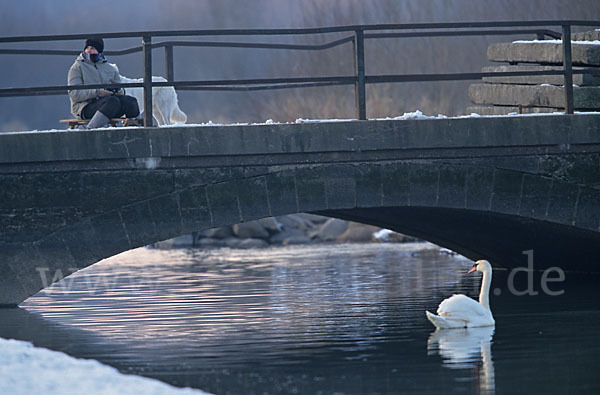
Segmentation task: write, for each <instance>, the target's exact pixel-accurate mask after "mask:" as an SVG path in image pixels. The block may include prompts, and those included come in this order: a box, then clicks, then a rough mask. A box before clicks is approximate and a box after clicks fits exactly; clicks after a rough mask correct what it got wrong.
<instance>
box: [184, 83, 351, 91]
mask: <svg viewBox="0 0 600 395" xmlns="http://www.w3.org/2000/svg"><path fill="white" fill-rule="evenodd" d="M353 84H354V82H346V81H336V82H307V83H294V84H275V85H259V86H189V87H188V86H181V87H178V88H177V90H183V91H261V90H277V89H294V88H314V87H325V86H341V85H353Z"/></svg>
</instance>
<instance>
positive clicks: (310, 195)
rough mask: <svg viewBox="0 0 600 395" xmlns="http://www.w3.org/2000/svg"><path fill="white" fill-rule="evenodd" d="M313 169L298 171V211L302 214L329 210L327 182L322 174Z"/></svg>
mask: <svg viewBox="0 0 600 395" xmlns="http://www.w3.org/2000/svg"><path fill="white" fill-rule="evenodd" d="M318 173H319V172H315V171H313V170H311V169H301V170H297V171H296V183H297V186H298V210H299V211H300V212H311V211H318V210H324V209H326V208H327V198H326V195H325V182H324V180H323V179H322V178H321V177H320V176H321V174H318Z"/></svg>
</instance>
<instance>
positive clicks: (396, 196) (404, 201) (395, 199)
mask: <svg viewBox="0 0 600 395" xmlns="http://www.w3.org/2000/svg"><path fill="white" fill-rule="evenodd" d="M381 190H382V197H381V205H382V206H384V207H385V206H390V207H394V206H407V205H408V203H409V186H408V165H406V164H404V163H396V164H390V165H385V166H382V167H381Z"/></svg>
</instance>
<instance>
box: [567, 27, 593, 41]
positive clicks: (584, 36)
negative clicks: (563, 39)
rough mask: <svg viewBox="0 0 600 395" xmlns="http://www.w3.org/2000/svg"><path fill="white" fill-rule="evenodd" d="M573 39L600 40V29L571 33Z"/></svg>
mask: <svg viewBox="0 0 600 395" xmlns="http://www.w3.org/2000/svg"><path fill="white" fill-rule="evenodd" d="M571 39H572V40H574V41H600V29H596V30H590V31H587V32H581V33H574V34H572V35H571Z"/></svg>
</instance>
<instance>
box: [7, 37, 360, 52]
mask: <svg viewBox="0 0 600 395" xmlns="http://www.w3.org/2000/svg"><path fill="white" fill-rule="evenodd" d="M352 40H354V37H346V38H343V39H340V40H335V41H331V42H328V43H325V44H315V45H310V44H277V43H272V44H271V43H244V42H224V41H198V42H196V41H164V42H160V43H156V44H152V45H151V47H152V49H156V48H164V47H167V46H174V47H220V48H253V49H257V48H258V49H291V50H305V51H306V50H308V51H311V50H324V49H329V48H333V47H337V46H339V45H342V44H345V43H348V42H352ZM137 52H142V46H138V47H132V48H126V49H121V50H112V51H105V52H104V54H106V55H108V56H121V55H129V54H132V53H137ZM80 53H81V51H73V50H55V49H44V50H40V49H0V55H69V56H76V55H78V54H80Z"/></svg>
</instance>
